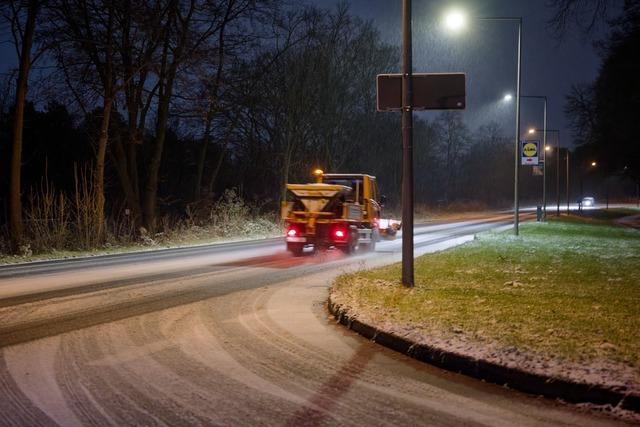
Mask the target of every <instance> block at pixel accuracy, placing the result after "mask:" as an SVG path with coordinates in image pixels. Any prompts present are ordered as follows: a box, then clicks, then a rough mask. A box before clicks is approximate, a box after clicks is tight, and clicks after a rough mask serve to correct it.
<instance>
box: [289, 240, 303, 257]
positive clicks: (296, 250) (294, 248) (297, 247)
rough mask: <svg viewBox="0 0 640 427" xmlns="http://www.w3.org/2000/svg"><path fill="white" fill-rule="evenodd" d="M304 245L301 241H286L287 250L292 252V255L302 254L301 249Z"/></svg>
mask: <svg viewBox="0 0 640 427" xmlns="http://www.w3.org/2000/svg"><path fill="white" fill-rule="evenodd" d="M303 249H304V245H303V244H302V243H287V250H288V251H289V252H291V253H292V254H293V256H302V250H303Z"/></svg>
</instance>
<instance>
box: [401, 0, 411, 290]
mask: <svg viewBox="0 0 640 427" xmlns="http://www.w3.org/2000/svg"><path fill="white" fill-rule="evenodd" d="M412 67H413V65H412V63H411V0H403V1H402V284H403V285H404V286H406V287H413V283H414V280H413V279H414V278H413V107H412V105H411V104H412V100H413V87H412V86H413V82H412V79H413V73H412Z"/></svg>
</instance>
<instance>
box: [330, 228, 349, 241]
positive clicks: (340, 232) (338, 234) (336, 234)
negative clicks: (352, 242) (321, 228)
mask: <svg viewBox="0 0 640 427" xmlns="http://www.w3.org/2000/svg"><path fill="white" fill-rule="evenodd" d="M331 234H333V239H334V240H346V238H347V230H346V229H344V228H334V229H333V232H332V233H331Z"/></svg>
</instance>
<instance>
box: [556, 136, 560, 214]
mask: <svg viewBox="0 0 640 427" xmlns="http://www.w3.org/2000/svg"><path fill="white" fill-rule="evenodd" d="M556 203H557V204H558V206H557V208H556V209H557V210H556V215H558V216H560V132H558V139H557V141H556Z"/></svg>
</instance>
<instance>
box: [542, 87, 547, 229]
mask: <svg viewBox="0 0 640 427" xmlns="http://www.w3.org/2000/svg"><path fill="white" fill-rule="evenodd" d="M542 128H543V131H542V147H543V148H542V152H543V153H544V163H543V164H542V220H543V221H546V220H547V97H546V96H545V97H544V123H543V126H542Z"/></svg>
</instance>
